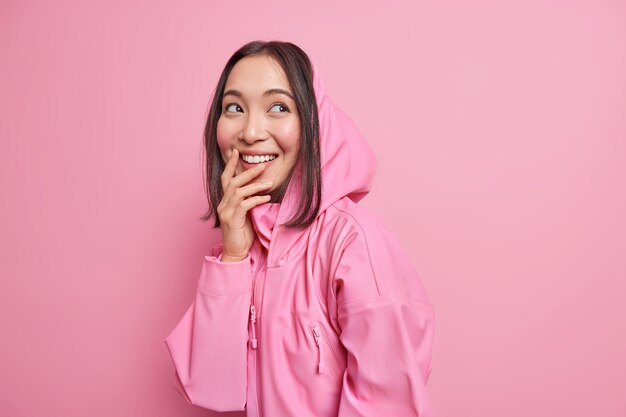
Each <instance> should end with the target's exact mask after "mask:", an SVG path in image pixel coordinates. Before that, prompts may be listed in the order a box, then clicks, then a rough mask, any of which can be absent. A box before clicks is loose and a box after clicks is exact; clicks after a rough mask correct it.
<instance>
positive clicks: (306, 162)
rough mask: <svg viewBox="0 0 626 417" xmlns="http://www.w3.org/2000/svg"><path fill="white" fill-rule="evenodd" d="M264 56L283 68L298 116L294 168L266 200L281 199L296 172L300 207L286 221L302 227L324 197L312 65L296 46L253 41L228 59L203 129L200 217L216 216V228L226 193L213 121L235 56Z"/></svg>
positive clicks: (314, 214) (311, 218)
mask: <svg viewBox="0 0 626 417" xmlns="http://www.w3.org/2000/svg"><path fill="white" fill-rule="evenodd" d="M260 55H266V56H270V57H272V58H274V59H275V60H276V61H277V62H278V63H279V64H280V66H281V67H282V69H283V71H284V72H285V74H286V76H287V80H288V81H289V84H290V86H291V88H292V90H293V93H294V98H295V102H296V106H297V107H298V112H299V114H300V126H301V127H300V129H301V131H300V147H299V148H300V149H299V151H298V155H297V157H296V161H295V163H294V166H293V167H292V169H291V170H290V171H289V173H288V175H287V177H286V179H285V181H283V183H282V184H280V185H279V186H278V187H276V189H275V190H272V191H271V192H270V197H271V199H270V201H269V202H270V203H280V202H282V199H283V196H284V194H285V191H286V190H287V186H288V185H289V182H290V181H291V178H292V176H293V174H294V172H295V171H296V170H297V169H302V175H300V181H301V184H300V185H301V189H302V195H301V196H300V197H301V199H300V201H299V204H298V210H297V212H296V213H295V214H294V216H293V217H292V218H291V219H290V220H289V221H288V222H287V223H285V224H284V225H285V226H286V227H300V228H306V227H308V226H309V225H311V223H313V221H314V220H315V218H316V217H317V215H318V212H319V208H320V205H321V200H322V178H321V158H320V143H319V116H318V114H317V104H316V100H315V91H314V88H313V67H312V65H311V61H310V59H309V57H308V55H307V54H306V53H305V52H304V51H303V50H302V49H301V48H300V47H298V46H297V45H294V44H293V43H291V42H282V41H252V42H249V43H247V44H245V45H243V46H242V47H241V48H239V49H238V50H237V51H236V52H235V53H234V54H233V55H232V56H231V57H230V59H229V60H228V62H227V63H226V66H225V67H224V70H223V71H222V74H221V76H220V79H219V81H218V82H217V87H216V88H215V93H214V95H213V101H212V103H211V108H210V110H209V114H208V116H207V121H206V125H205V128H204V166H205V172H204V174H205V175H204V177H203V179H204V188H205V192H206V196H207V201H208V205H209V208H208V209H207V211H206V213H205V214H204V215H203V216H202V217H201V218H200V220H202V221H206V220H209V219H210V218H211V217H213V216H214V217H215V223H214V226H213V227H214V228H217V227H220V219H219V216H218V215H217V206H218V205H219V203H220V201H221V200H222V198H223V196H224V190H223V189H222V182H221V175H222V173H223V172H224V168H225V166H226V164H225V163H224V161H223V160H222V156H221V153H220V150H219V146H218V144H217V122H218V120H219V118H220V116H221V113H222V104H221V103H222V98H223V96H224V88H225V86H226V81H227V80H228V76H229V75H230V72H231V70H232V69H233V67H234V66H235V64H236V63H237V62H239V60H241V59H243V58H245V57H248V56H260Z"/></svg>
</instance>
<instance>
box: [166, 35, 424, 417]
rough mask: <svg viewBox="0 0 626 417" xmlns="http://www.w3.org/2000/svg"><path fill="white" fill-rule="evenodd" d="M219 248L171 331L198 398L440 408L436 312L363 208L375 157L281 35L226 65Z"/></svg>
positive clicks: (217, 176) (216, 402)
mask: <svg viewBox="0 0 626 417" xmlns="http://www.w3.org/2000/svg"><path fill="white" fill-rule="evenodd" d="M205 145H206V156H207V161H206V162H207V163H206V175H207V180H208V181H207V194H208V200H209V207H210V209H209V212H208V214H207V215H206V216H205V217H204V219H205V220H207V219H208V218H210V217H211V216H215V227H220V228H221V231H222V243H220V244H219V245H217V246H216V247H214V248H213V251H212V254H211V255H207V256H205V258H204V263H203V266H202V271H201V273H200V277H199V280H198V283H197V292H196V295H195V299H194V301H193V303H192V304H191V306H190V307H189V309H188V310H187V312H186V313H185V314H184V316H183V318H182V319H181V321H180V322H179V323H178V325H177V326H176V327H175V328H174V330H173V331H172V332H171V334H170V335H169V336H168V337H167V338H166V339H165V343H166V345H167V348H168V351H169V353H170V355H171V357H172V360H173V362H174V365H175V368H176V374H175V378H174V385H175V387H176V388H177V389H178V390H179V392H180V393H181V394H182V395H183V396H184V397H185V398H186V400H187V401H188V402H189V403H190V404H194V405H197V406H200V407H204V408H207V409H211V410H217V411H233V410H246V412H247V415H248V416H262V417H288V416H295V417H309V416H311V417H313V416H315V417H322V416H343V417H346V416H394V417H399V416H420V417H426V416H432V409H431V404H430V402H429V399H428V398H427V393H426V382H427V380H428V378H429V376H430V373H431V351H432V344H433V335H434V317H435V315H434V310H433V307H432V305H431V302H430V300H429V298H428V296H427V294H426V291H425V289H424V287H423V285H422V283H421V282H420V278H419V276H418V274H417V273H416V272H415V271H414V270H413V268H412V266H411V262H410V260H409V258H408V256H407V254H406V252H405V251H404V250H403V248H402V247H401V246H400V244H399V242H398V241H397V239H396V238H395V237H394V236H393V235H392V234H391V233H390V232H389V231H388V230H387V228H386V227H385V226H384V224H383V223H382V222H381V220H379V219H378V218H377V217H375V216H374V215H373V214H372V213H370V212H368V211H367V210H366V209H364V208H363V207H361V206H359V205H358V204H357V203H358V201H359V200H361V199H362V198H363V197H364V196H365V195H366V194H367V193H368V192H369V190H370V188H371V186H372V182H373V180H374V174H375V171H376V159H375V156H374V154H373V152H372V150H371V148H370V147H369V145H368V144H367V142H366V141H365V139H364V138H363V136H362V135H361V134H360V132H359V131H358V129H357V128H356V126H355V124H354V123H353V122H352V120H351V119H350V118H349V117H348V116H347V115H346V114H345V113H343V112H342V111H341V110H340V109H339V108H338V107H337V106H336V105H335V104H334V103H333V102H332V101H331V100H330V99H329V97H328V96H327V95H326V92H325V89H324V85H323V83H322V80H321V78H320V74H319V72H318V71H317V68H316V67H315V66H314V65H313V64H312V63H311V62H310V60H309V58H308V57H307V55H306V54H305V52H304V51H302V50H301V49H300V48H299V47H297V46H296V45H294V44H292V43H288V42H278V41H272V42H262V41H256V42H251V43H248V44H246V45H244V46H243V47H242V48H241V49H239V50H238V51H237V52H235V54H234V55H233V56H232V57H231V58H230V60H229V61H228V62H227V64H226V67H225V68H224V71H223V72H222V75H221V77H220V79H219V82H218V84H217V88H216V90H215V94H214V97H213V102H212V106H211V109H210V112H209V115H208V120H207V124H206V129H205Z"/></svg>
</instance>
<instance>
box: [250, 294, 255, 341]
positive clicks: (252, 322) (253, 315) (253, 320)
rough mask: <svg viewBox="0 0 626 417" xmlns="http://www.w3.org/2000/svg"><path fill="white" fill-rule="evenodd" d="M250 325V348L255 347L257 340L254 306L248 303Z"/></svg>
mask: <svg viewBox="0 0 626 417" xmlns="http://www.w3.org/2000/svg"><path fill="white" fill-rule="evenodd" d="M250 325H251V326H252V329H251V331H252V335H251V336H250V343H251V345H252V349H256V347H257V340H256V309H255V308H254V304H252V305H250Z"/></svg>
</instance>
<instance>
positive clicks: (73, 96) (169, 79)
mask: <svg viewBox="0 0 626 417" xmlns="http://www.w3.org/2000/svg"><path fill="white" fill-rule="evenodd" d="M87 3H88V5H87ZM290 3H291V2H289V3H287V2H277V1H265V2H241V1H238V2H223V1H220V2H217V1H215V2H209V1H186V2H180V1H127V0H125V1H97V2H94V1H90V2H84V1H78V0H76V1H55V2H35V1H17V0H14V1H7V0H3V1H2V2H1V3H0V135H1V142H0V146H1V148H0V174H1V175H0V186H1V190H2V196H3V197H2V201H1V203H0V210H1V216H0V222H1V223H0V227H1V232H0V245H1V246H0V257H1V262H0V276H1V280H0V297H2V299H1V302H0V328H1V329H2V333H3V335H2V342H1V343H0V357H1V358H2V360H1V362H0V363H1V364H2V368H1V371H2V378H0V415H2V416H29V417H30V416H33V417H34V416H44V415H46V416H65V417H73V416H92V417H96V416H135V417H137V416H139V417H143V416H146V417H147V416H151V417H154V416H201V415H202V416H204V415H207V413H206V412H205V411H203V410H202V409H199V408H195V407H192V406H188V405H187V404H186V403H185V402H184V400H183V399H182V397H180V396H179V395H178V394H177V393H176V391H175V390H174V389H173V388H172V385H171V382H172V377H173V365H172V364H171V362H170V361H169V357H168V354H167V351H166V347H165V345H164V343H163V339H164V337H165V336H166V335H167V334H168V333H169V331H170V330H171V329H172V328H173V327H174V325H175V324H176V322H177V321H178V320H179V319H180V317H181V316H182V314H183V313H184V311H185V309H186V308H187V306H188V305H189V304H190V303H191V301H192V297H193V292H194V288H195V284H196V280H197V277H198V274H199V272H200V268H201V263H202V259H203V256H204V255H205V254H206V253H207V251H208V250H209V248H210V247H211V246H212V245H213V244H214V243H215V242H216V239H218V237H219V235H218V234H217V233H216V232H219V231H215V230H212V229H211V227H210V225H209V224H206V223H202V222H200V221H199V220H197V218H198V217H199V216H200V215H201V214H202V211H203V210H204V208H205V201H204V196H203V194H202V179H201V166H200V148H201V134H202V128H203V123H204V117H205V114H206V109H207V105H208V102H209V99H210V94H211V92H212V89H213V87H214V85H215V82H216V80H217V76H218V74H219V72H220V71H221V69H222V66H223V65H224V63H225V61H226V59H227V58H228V57H229V56H230V54H231V53H232V52H233V51H234V50H235V49H236V48H237V47H239V46H240V45H242V44H243V43H244V42H247V41H249V40H253V39H266V40H267V39H281V40H289V41H293V42H295V43H297V44H298V45H300V46H302V47H303V49H305V50H306V51H307V52H308V53H309V54H310V56H311V57H312V59H313V60H314V61H315V62H316V63H317V65H318V67H319V68H320V71H322V75H323V76H324V79H325V81H326V84H327V86H328V89H329V93H330V94H331V96H332V97H333V99H334V100H335V102H336V103H338V104H339V105H340V106H341V107H342V108H343V109H344V110H345V111H346V112H347V113H348V114H350V115H351V116H352V117H353V118H354V119H355V121H356V122H357V124H358V126H359V127H360V128H361V130H362V131H363V133H364V134H365V135H366V137H367V138H368V139H369V140H370V142H371V144H372V146H373V147H374V148H375V150H376V151H377V152H378V155H379V170H378V176H377V180H376V184H375V187H374V190H373V192H372V193H371V194H370V196H369V197H367V198H366V199H365V200H364V201H363V204H364V205H366V206H367V207H369V208H371V210H373V211H375V212H377V213H378V214H380V215H381V216H382V217H383V219H384V221H386V223H387V224H388V226H389V228H390V229H392V231H394V232H395V233H396V235H397V236H398V237H399V238H400V239H401V241H402V242H403V243H404V244H405V245H406V247H407V250H408V251H409V253H411V254H412V255H413V257H414V261H415V267H416V269H417V270H418V271H419V273H420V274H421V276H422V277H423V281H424V284H425V286H426V287H427V290H428V291H429V294H430V295H431V298H432V300H433V303H434V305H435V309H436V311H437V313H438V323H437V324H438V328H437V330H436V332H437V333H436V340H435V352H434V356H433V368H434V371H433V374H432V377H431V380H430V382H429V390H430V392H431V395H432V398H433V402H434V405H435V408H436V410H437V411H438V413H437V415H438V417H458V416H463V417H474V416H475V417H502V416H506V417H522V416H546V417H548V416H568V417H583V416H584V417H588V416H603V417H618V416H621V417H623V416H624V415H626V382H625V375H626V331H625V330H626V325H625V320H624V319H625V317H626V306H625V304H626V303H624V298H625V295H626V284H625V282H626V261H625V257H624V256H625V255H626V221H625V219H624V213H626V183H625V179H626V122H625V120H626V118H625V116H626V76H625V75H624V74H626V42H625V40H626V4H625V3H624V2H621V1H592V0H588V1H545V0H543V1H539V0H531V1H528V0H519V1H495V0H494V1H480V2H471V5H470V2H464V1H458V0H457V1H439V2H424V1H420V2H417V1H415V2H413V1H396V2H393V1H392V2H390V1H385V2H365V3H364V2H362V1H339V2H336V1H322V2H320V1H316V2H315V3H308V4H307V5H303V4H302V5H300V6H294V5H291V4H290ZM314 4H315V5H314Z"/></svg>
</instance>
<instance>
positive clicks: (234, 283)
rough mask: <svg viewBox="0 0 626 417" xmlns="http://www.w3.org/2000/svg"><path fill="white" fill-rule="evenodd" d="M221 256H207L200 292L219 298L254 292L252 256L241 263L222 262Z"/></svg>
mask: <svg viewBox="0 0 626 417" xmlns="http://www.w3.org/2000/svg"><path fill="white" fill-rule="evenodd" d="M221 257H222V254H221V253H220V254H219V256H215V255H207V256H205V257H204V265H203V266H202V272H201V273H200V278H199V279H198V291H200V292H202V293H205V294H209V295H218V296H229V295H240V294H244V293H246V292H250V291H252V263H251V259H250V254H249V253H248V256H246V257H245V258H244V259H242V260H241V261H237V262H222V261H221Z"/></svg>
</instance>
